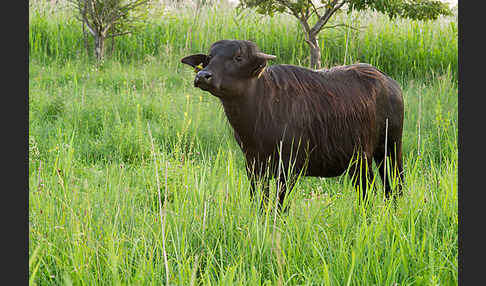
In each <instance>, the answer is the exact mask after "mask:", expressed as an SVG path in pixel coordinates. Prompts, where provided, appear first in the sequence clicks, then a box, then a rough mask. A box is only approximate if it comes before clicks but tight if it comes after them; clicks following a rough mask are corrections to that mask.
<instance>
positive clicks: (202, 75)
mask: <svg viewBox="0 0 486 286" xmlns="http://www.w3.org/2000/svg"><path fill="white" fill-rule="evenodd" d="M212 76H213V75H212V74H211V73H210V72H208V71H204V70H203V71H200V72H198V73H197V75H196V78H198V79H202V80H205V81H209V79H211V77H212Z"/></svg>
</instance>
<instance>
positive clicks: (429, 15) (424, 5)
mask: <svg viewBox="0 0 486 286" xmlns="http://www.w3.org/2000/svg"><path fill="white" fill-rule="evenodd" d="M348 2H349V10H348V11H352V10H358V11H361V10H366V9H371V10H375V11H378V12H381V13H383V14H386V15H388V16H389V17H390V18H395V17H401V18H408V19H414V20H435V19H437V18H438V17H439V16H440V15H452V11H451V10H450V9H449V6H448V5H447V3H444V2H442V1H438V0H384V1H383V0H375V1H370V0H350V1H348Z"/></svg>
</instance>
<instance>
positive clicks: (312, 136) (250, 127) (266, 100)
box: [181, 40, 403, 207]
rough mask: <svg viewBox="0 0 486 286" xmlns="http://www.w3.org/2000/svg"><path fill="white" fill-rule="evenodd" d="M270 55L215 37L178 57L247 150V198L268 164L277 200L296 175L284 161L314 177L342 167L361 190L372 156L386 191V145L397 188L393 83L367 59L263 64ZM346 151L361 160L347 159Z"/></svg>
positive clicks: (399, 107) (397, 111)
mask: <svg viewBox="0 0 486 286" xmlns="http://www.w3.org/2000/svg"><path fill="white" fill-rule="evenodd" d="M275 58H276V57H275V56H273V55H268V54H265V53H263V52H261V51H260V50H259V49H258V47H257V46H256V45H255V44H254V43H253V42H250V41H241V40H221V41H217V42H215V43H214V44H213V45H212V46H211V48H210V51H209V54H208V55H206V54H195V55H190V56H187V57H184V58H183V59H182V60H181V62H182V63H184V64H187V65H190V66H191V67H193V68H195V71H196V72H197V74H196V77H195V79H194V86H195V87H198V88H200V89H202V90H205V91H208V92H210V93H211V94H212V95H214V96H216V97H218V98H219V99H220V100H221V103H222V105H223V108H224V112H225V114H226V116H227V118H228V121H229V123H230V124H231V126H232V128H233V130H234V136H235V138H236V141H237V142H238V144H239V146H240V147H241V150H242V151H243V153H244V155H245V157H246V166H247V171H248V177H249V179H250V182H251V184H250V185H251V189H250V190H251V195H252V197H253V196H254V193H255V188H256V182H257V180H260V179H261V180H263V182H264V183H265V184H264V186H265V187H264V190H265V191H264V193H265V195H266V197H267V196H268V176H264V174H265V172H266V171H269V173H270V174H272V175H273V176H275V178H276V179H277V182H279V183H281V184H280V185H281V188H280V192H279V194H278V197H279V201H278V202H279V206H280V207H281V205H282V204H283V200H284V197H285V193H286V189H287V188H290V187H292V186H293V183H294V182H295V180H292V179H291V178H295V176H286V170H288V169H289V168H292V169H293V173H294V174H299V173H300V174H303V175H305V176H315V177H334V176H339V175H341V174H343V173H344V172H345V171H346V170H348V168H349V171H350V172H349V174H351V176H352V178H353V182H354V184H355V185H356V187H360V189H361V190H362V194H363V196H365V194H366V188H367V184H366V181H367V182H368V183H369V182H370V180H371V179H372V178H373V171H372V168H371V167H372V160H373V159H374V160H375V162H376V164H377V166H378V169H379V171H380V176H381V179H382V181H383V180H385V182H386V183H385V185H386V187H385V194H386V196H387V197H389V196H390V194H391V193H392V189H391V185H390V182H389V180H388V177H385V176H384V172H385V165H386V164H383V161H384V159H385V152H386V154H387V157H388V158H389V162H390V164H389V165H387V166H392V168H391V169H392V171H394V172H395V174H397V175H398V178H399V182H400V183H399V184H398V188H397V189H398V193H401V182H402V180H403V169H402V129H403V98H402V92H401V89H400V87H399V85H398V84H397V82H396V81H395V80H393V79H391V78H390V77H388V76H387V75H385V74H384V73H383V72H381V71H380V70H378V69H377V68H375V67H373V66H371V65H369V64H353V65H347V66H338V67H333V68H331V69H323V70H311V69H307V68H304V67H299V66H294V65H272V66H267V61H268V60H272V59H275ZM385 142H386V143H385ZM385 145H386V146H385ZM353 158H361V159H362V160H361V163H364V164H359V163H355V164H350V162H352V161H356V160H353ZM279 161H280V162H281V164H280V166H281V168H280V170H279V168H278V166H279ZM356 162H358V161H356ZM363 166H364V167H365V168H363ZM387 168H390V167H387ZM388 173H389V172H387V174H388ZM358 174H364V175H365V176H358ZM263 177H265V178H263ZM358 177H359V178H360V179H358ZM362 177H365V178H366V179H361V178H362ZM358 182H361V183H358ZM363 182H364V183H363Z"/></svg>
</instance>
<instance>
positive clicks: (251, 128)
mask: <svg viewBox="0 0 486 286" xmlns="http://www.w3.org/2000/svg"><path fill="white" fill-rule="evenodd" d="M240 90H241V92H235V93H233V94H232V96H226V97H221V98H220V100H221V103H222V104H223V108H224V112H225V114H226V117H227V118H228V121H229V123H230V124H231V126H232V127H233V129H234V131H235V133H237V134H238V136H239V137H240V139H241V140H242V143H243V144H244V145H247V146H252V145H255V144H258V143H257V142H255V139H257V137H256V136H255V132H256V131H257V121H258V109H259V106H258V104H259V101H258V100H257V97H258V96H263V85H262V82H261V80H259V79H257V78H254V79H251V80H249V81H248V82H247V84H245V88H241V89H240Z"/></svg>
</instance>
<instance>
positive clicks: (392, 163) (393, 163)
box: [374, 144, 403, 199]
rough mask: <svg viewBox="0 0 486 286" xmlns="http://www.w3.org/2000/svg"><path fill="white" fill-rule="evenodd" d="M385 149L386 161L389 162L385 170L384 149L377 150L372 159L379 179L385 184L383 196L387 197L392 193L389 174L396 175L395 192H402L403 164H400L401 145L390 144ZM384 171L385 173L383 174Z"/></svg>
mask: <svg viewBox="0 0 486 286" xmlns="http://www.w3.org/2000/svg"><path fill="white" fill-rule="evenodd" d="M388 147H389V148H388V150H390V151H389V152H388V150H387V155H386V157H387V161H388V162H389V164H388V165H386V168H387V169H386V170H385V151H384V150H380V151H379V152H375V154H374V159H375V163H376V165H377V166H378V170H379V172H380V177H381V181H382V182H383V184H384V185H385V197H386V198H387V199H388V198H389V197H390V196H391V194H392V187H391V182H390V176H389V174H393V176H398V177H397V179H398V184H397V193H398V194H399V195H401V194H402V183H403V164H402V147H401V144H390V145H389V146H388ZM385 172H386V174H385Z"/></svg>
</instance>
